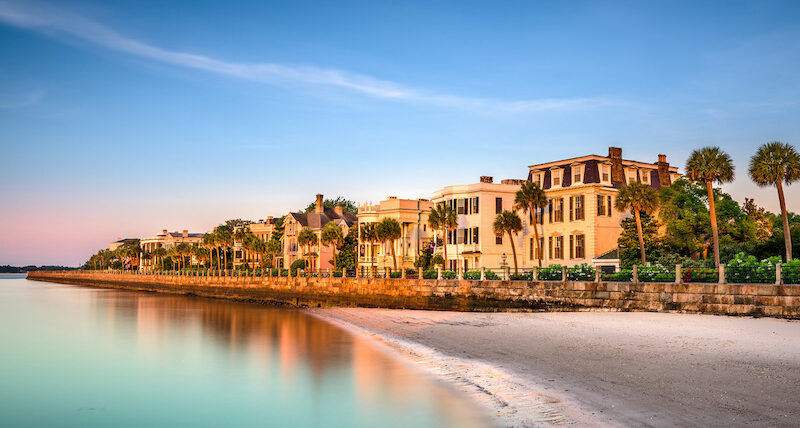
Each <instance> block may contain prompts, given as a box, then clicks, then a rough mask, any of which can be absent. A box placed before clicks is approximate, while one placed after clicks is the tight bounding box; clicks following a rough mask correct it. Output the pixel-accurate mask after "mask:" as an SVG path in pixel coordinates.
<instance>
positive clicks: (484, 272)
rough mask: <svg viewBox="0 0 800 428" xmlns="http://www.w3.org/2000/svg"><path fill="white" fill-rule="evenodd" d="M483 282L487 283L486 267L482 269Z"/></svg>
mask: <svg viewBox="0 0 800 428" xmlns="http://www.w3.org/2000/svg"><path fill="white" fill-rule="evenodd" d="M481 281H486V266H482V267H481Z"/></svg>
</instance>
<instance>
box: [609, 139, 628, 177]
mask: <svg viewBox="0 0 800 428" xmlns="http://www.w3.org/2000/svg"><path fill="white" fill-rule="evenodd" d="M608 157H609V159H611V184H624V183H625V170H624V169H623V168H622V149H621V148H619V147H609V148H608Z"/></svg>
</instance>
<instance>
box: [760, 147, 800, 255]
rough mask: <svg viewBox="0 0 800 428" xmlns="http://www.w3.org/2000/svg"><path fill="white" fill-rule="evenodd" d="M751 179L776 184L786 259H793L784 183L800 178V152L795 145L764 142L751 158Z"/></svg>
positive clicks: (770, 184)
mask: <svg viewBox="0 0 800 428" xmlns="http://www.w3.org/2000/svg"><path fill="white" fill-rule="evenodd" d="M749 172H750V179H752V180H753V181H754V182H755V183H756V184H757V185H759V186H761V187H766V186H772V185H774V186H775V187H776V188H777V189H778V201H779V202H780V205H781V217H783V242H784V245H785V246H786V261H789V260H791V259H792V235H791V233H790V231H789V216H788V214H787V213H786V199H785V198H784V196H783V183H784V182H785V183H786V184H791V183H793V182H795V181H797V180H800V154H798V153H797V150H795V149H794V147H793V146H791V145H790V144H786V143H781V142H779V141H773V142H771V143H767V144H763V145H762V146H761V147H759V148H758V151H757V152H756V154H755V155H753V157H752V158H750V169H749Z"/></svg>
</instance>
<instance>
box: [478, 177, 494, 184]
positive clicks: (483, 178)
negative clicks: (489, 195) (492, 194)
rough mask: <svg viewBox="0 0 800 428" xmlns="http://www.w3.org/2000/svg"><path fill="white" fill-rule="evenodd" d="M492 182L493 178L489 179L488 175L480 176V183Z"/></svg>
mask: <svg viewBox="0 0 800 428" xmlns="http://www.w3.org/2000/svg"><path fill="white" fill-rule="evenodd" d="M492 181H494V177H490V176H488V175H482V176H481V183H491V182H492Z"/></svg>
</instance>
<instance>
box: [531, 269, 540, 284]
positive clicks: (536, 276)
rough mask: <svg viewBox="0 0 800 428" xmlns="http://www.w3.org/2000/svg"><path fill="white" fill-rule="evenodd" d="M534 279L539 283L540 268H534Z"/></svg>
mask: <svg viewBox="0 0 800 428" xmlns="http://www.w3.org/2000/svg"><path fill="white" fill-rule="evenodd" d="M532 278H533V280H534V281H538V280H539V266H534V267H533V277H532Z"/></svg>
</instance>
